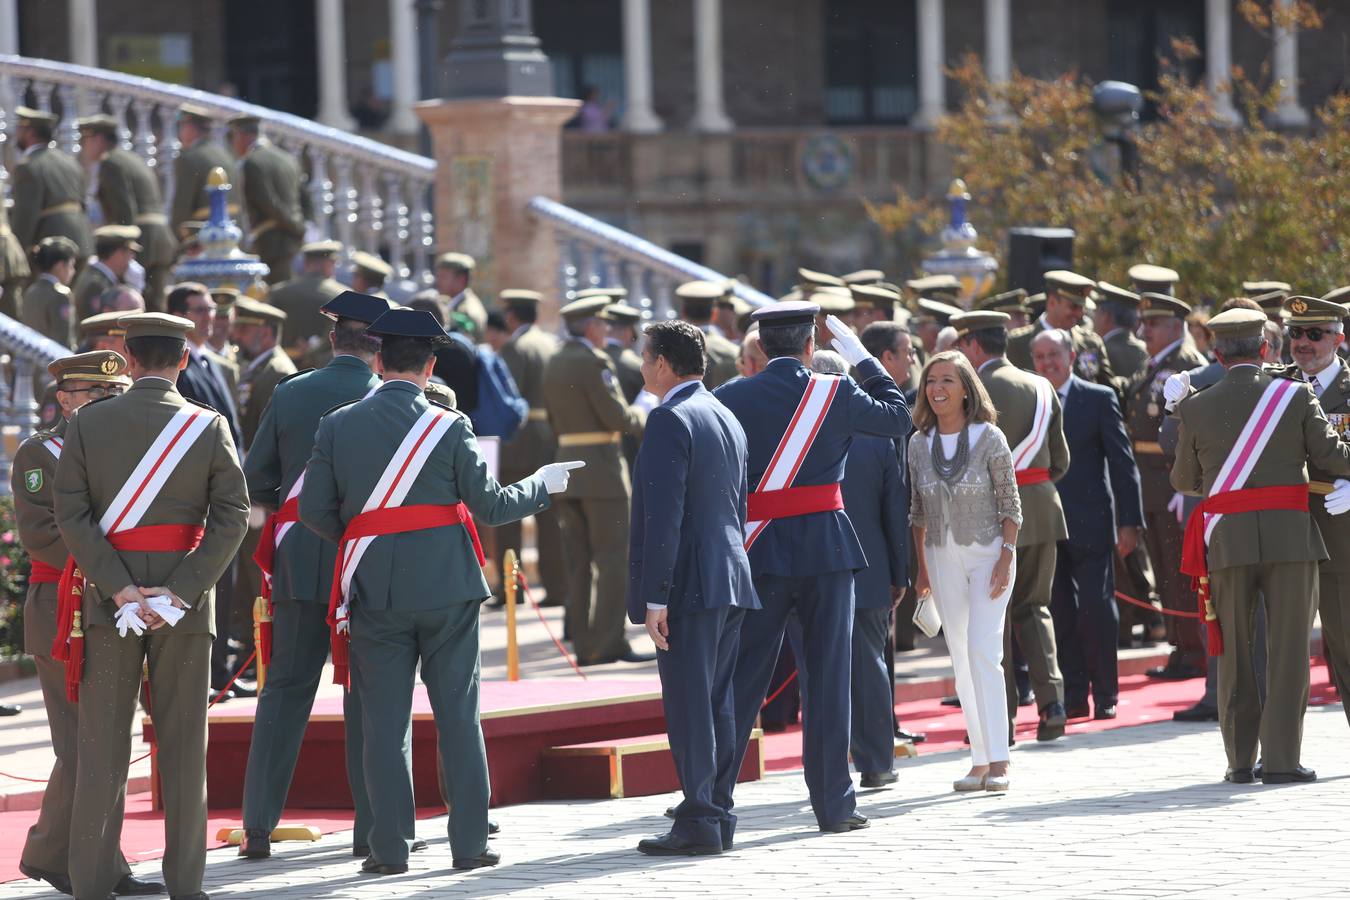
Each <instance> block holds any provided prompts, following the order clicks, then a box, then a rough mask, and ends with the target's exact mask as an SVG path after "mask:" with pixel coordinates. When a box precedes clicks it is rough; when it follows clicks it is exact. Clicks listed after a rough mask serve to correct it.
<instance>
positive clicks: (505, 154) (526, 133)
mask: <svg viewBox="0 0 1350 900" xmlns="http://www.w3.org/2000/svg"><path fill="white" fill-rule="evenodd" d="M580 107H581V102H580V101H578V100H565V99H562V98H559V97H498V98H493V99H484V100H476V99H465V100H429V101H426V102H423V103H419V104H417V107H416V109H417V114H418V115H419V116H421V118H422V121H423V122H424V123H426V126H427V130H428V131H430V133H431V144H432V155H433V156H434V157H435V159H436V252H437V253H444V252H446V251H448V250H457V251H460V252H463V253H468V254H471V255H472V256H473V257H474V258H475V259H476V260H477V261H478V271H477V273H476V275H475V277H474V283H473V287H474V290H475V291H476V292H477V293H478V295H479V296H480V297H482V298H483V301H484V302H485V303H488V304H490V303H491V302H492V299H493V298H494V297H495V296H496V293H497V291H499V290H501V289H503V288H529V289H531V290H536V291H540V292H542V293H543V294H544V296H545V297H546V298H547V301H546V303H545V304H544V305H542V306H541V307H540V319H541V320H543V321H545V322H549V321H556V318H557V310H558V303H559V297H558V285H559V278H558V246H557V243H556V242H555V239H554V236H553V231H552V229H551V228H549V227H548V225H546V224H543V223H540V222H539V221H537V220H536V219H535V218H534V217H533V216H532V215H530V213H529V211H528V210H527V209H526V204H527V203H529V201H530V200H531V199H532V198H534V197H536V196H539V195H541V194H542V195H543V196H545V197H548V198H549V199H551V200H561V199H562V136H561V131H562V126H563V124H564V123H565V122H567V121H568V120H569V119H571V118H572V117H573V116H575V115H576V114H577V110H578V109H580Z"/></svg>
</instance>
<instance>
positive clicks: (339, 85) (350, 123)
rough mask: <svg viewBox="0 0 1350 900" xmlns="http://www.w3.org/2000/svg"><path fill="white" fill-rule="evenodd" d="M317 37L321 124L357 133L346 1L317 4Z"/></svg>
mask: <svg viewBox="0 0 1350 900" xmlns="http://www.w3.org/2000/svg"><path fill="white" fill-rule="evenodd" d="M314 15H315V21H316V22H317V26H318V27H317V28H316V29H315V37H316V38H317V39H318V51H319V52H318V56H319V114H318V116H317V117H316V118H317V119H318V120H319V123H320V124H323V125H328V126H330V127H332V128H340V129H342V130H343V131H354V130H355V129H356V120H355V119H353V118H352V114H351V111H350V110H349V109H348V108H347V37H346V28H345V27H344V26H345V24H346V23H345V16H346V14H345V13H344V12H343V9H342V0H315V10H314Z"/></svg>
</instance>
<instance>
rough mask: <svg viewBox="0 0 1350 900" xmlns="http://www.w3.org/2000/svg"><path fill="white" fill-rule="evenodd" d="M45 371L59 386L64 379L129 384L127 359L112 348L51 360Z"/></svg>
mask: <svg viewBox="0 0 1350 900" xmlns="http://www.w3.org/2000/svg"><path fill="white" fill-rule="evenodd" d="M47 371H48V372H50V373H51V376H52V377H53V378H55V379H56V383H57V386H58V387H60V385H61V383H62V382H65V381H97V382H99V383H101V384H131V379H130V378H128V377H127V374H126V372H127V361H126V360H125V359H123V358H122V355H121V354H120V353H115V352H113V351H112V350H92V351H90V352H89V353H77V354H75V355H74V356H63V357H61V358H60V359H56V360H52V362H51V363H49V364H48V365H47Z"/></svg>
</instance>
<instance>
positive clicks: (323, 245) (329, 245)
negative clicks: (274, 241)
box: [300, 241, 342, 256]
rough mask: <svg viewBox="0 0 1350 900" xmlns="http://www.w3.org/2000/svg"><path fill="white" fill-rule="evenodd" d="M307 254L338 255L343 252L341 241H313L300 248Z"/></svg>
mask: <svg viewBox="0 0 1350 900" xmlns="http://www.w3.org/2000/svg"><path fill="white" fill-rule="evenodd" d="M300 252H301V253H303V254H305V256H337V255H338V254H339V253H341V252H342V242H341V241H311V242H310V243H308V244H305V245H304V246H303V247H301V248H300Z"/></svg>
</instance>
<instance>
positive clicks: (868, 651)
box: [849, 606, 895, 773]
mask: <svg viewBox="0 0 1350 900" xmlns="http://www.w3.org/2000/svg"><path fill="white" fill-rule="evenodd" d="M890 636H891V610H890V608H889V607H885V606H882V607H879V608H869V609H855V610H854V611H853V668H852V676H851V677H852V689H851V690H850V692H849V698H850V706H851V710H850V716H849V722H850V728H851V733H850V736H849V746H850V749H851V752H852V754H853V765H854V766H856V767H857V769H858V771H859V772H867V773H879V772H889V771H890V770H891V768H892V767H893V766H894V765H895V682H894V681H893V680H892V676H891V674H890V670H889V669H888V668H887V667H886V642H887V639H888V638H889V637H890Z"/></svg>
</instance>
